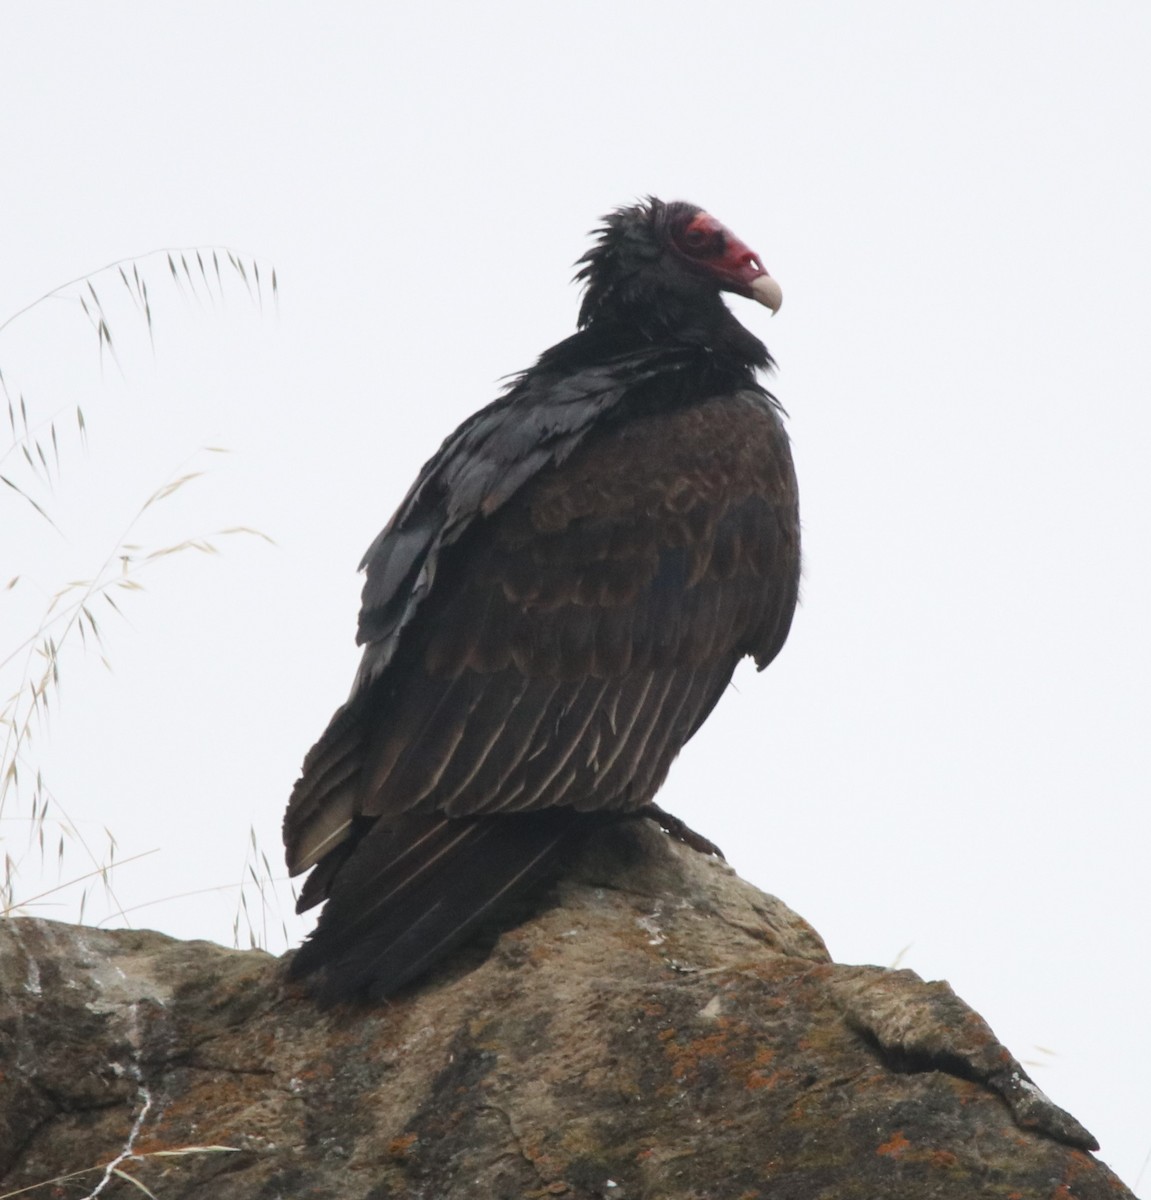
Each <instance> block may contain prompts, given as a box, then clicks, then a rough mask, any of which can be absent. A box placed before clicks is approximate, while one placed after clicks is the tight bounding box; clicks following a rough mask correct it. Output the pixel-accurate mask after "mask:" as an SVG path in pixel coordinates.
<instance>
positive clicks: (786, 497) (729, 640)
mask: <svg viewBox="0 0 1151 1200" xmlns="http://www.w3.org/2000/svg"><path fill="white" fill-rule="evenodd" d="M797 577H798V523H797V517H796V493H795V483H794V477H793V476H792V474H791V470H790V458H789V456H788V454H787V449H786V437H785V434H784V432H783V429H782V424H781V422H780V421H779V420H778V417H777V416H776V415H775V413H774V412H772V411H769V410H766V409H765V408H764V406H763V405H762V404H761V403H759V402H752V401H751V400H749V399H746V398H744V397H742V396H740V395H738V394H737V395H736V396H727V397H722V398H717V399H716V400H713V401H711V402H709V403H706V404H702V405H698V406H695V407H693V408H689V409H685V410H683V411H681V412H678V413H674V414H670V415H669V414H660V415H658V416H653V417H650V418H647V419H644V420H638V421H634V422H633V423H631V424H630V425H629V426H626V427H625V428H623V429H621V430H618V431H616V432H614V433H613V434H612V435H611V436H610V437H604V438H600V439H598V440H594V441H591V442H589V443H588V444H586V445H585V446H584V447H582V448H581V449H579V450H578V451H577V452H576V453H575V454H573V455H572V456H571V458H570V459H569V460H568V461H567V462H566V463H565V464H563V465H562V466H559V467H555V468H552V469H550V470H548V471H544V472H541V473H540V474H539V475H538V476H537V477H536V478H535V479H534V480H533V481H531V482H529V483H528V484H527V485H526V486H525V487H524V488H523V489H521V491H520V493H519V494H517V496H516V497H514V498H513V500H512V501H510V502H509V503H508V504H506V505H505V506H504V508H502V509H501V510H500V511H499V512H498V513H497V514H496V515H495V516H494V517H493V518H491V519H490V520H489V521H487V522H486V523H485V524H483V525H482V526H480V527H479V528H478V529H477V530H476V533H475V536H473V537H472V538H471V540H470V542H469V543H468V544H467V545H466V546H464V547H461V548H460V552H459V553H457V554H456V555H455V556H454V557H453V558H452V559H451V560H450V561H448V562H446V563H445V564H444V565H443V567H441V575H440V578H439V579H438V580H437V592H438V593H439V594H440V595H442V597H443V598H442V599H439V598H438V597H437V596H433V597H432V598H430V599H429V601H427V604H426V613H425V616H424V619H423V620H422V621H421V622H418V623H417V624H416V625H415V626H414V627H413V629H412V630H411V637H410V638H409V641H408V642H407V643H406V645H405V647H404V650H403V652H402V653H401V655H400V656H399V661H397V662H396V664H395V665H394V666H393V668H392V671H391V674H390V675H389V676H388V677H387V678H386V679H385V680H384V681H381V682H382V683H383V684H385V685H390V686H385V687H377V688H376V690H375V693H374V694H368V695H366V696H363V697H361V698H360V699H359V703H358V707H357V705H356V703H355V701H353V703H352V704H351V705H350V706H349V707H350V708H352V709H354V710H355V711H354V712H352V713H345V714H342V715H341V716H338V717H337V719H336V720H334V721H333V724H332V728H331V729H330V730H329V732H328V733H327V734H325V737H324V738H323V739H321V742H320V743H319V745H318V746H317V747H316V749H315V750H314V751H313V753H312V756H310V757H309V760H308V762H307V763H306V764H305V773H304V777H303V778H302V779H301V781H300V784H299V785H298V786H297V791H296V794H295V795H294V797H293V805H292V809H291V810H290V813H289V822H290V833H289V843H290V845H293V846H294V847H296V853H295V854H294V856H293V857H294V861H295V863H296V864H298V865H308V864H309V863H310V862H311V861H315V858H316V856H317V852H316V848H315V847H316V843H317V842H318V841H321V840H323V839H326V840H323V848H324V851H327V850H330V849H331V847H332V845H333V841H334V840H338V837H339V834H340V831H342V832H343V833H344V835H347V834H348V833H350V831H351V829H352V826H351V825H350V824H349V821H350V820H351V818H352V817H355V816H369V817H381V816H386V815H388V814H398V813H401V812H405V811H411V810H415V809H418V810H421V811H431V810H440V811H446V812H448V813H450V814H451V815H453V816H460V815H465V814H477V813H484V812H507V811H516V810H519V809H523V808H531V807H541V806H548V805H550V804H555V803H563V804H566V805H571V806H572V807H575V808H578V809H585V810H591V809H596V808H608V809H616V808H621V807H628V808H630V807H639V806H641V805H642V804H644V803H646V802H647V801H649V800H650V799H651V796H652V794H653V793H654V790H655V789H656V788H657V787H658V785H659V783H661V782H662V780H663V777H664V775H665V774H666V772H667V768H668V766H669V765H670V762H671V760H672V759H673V758H674V757H675V755H676V754H677V753H678V751H679V750H680V748H681V747H682V744H683V741H685V740H686V738H687V737H689V736H690V735H691V733H692V732H694V730H695V729H696V728H697V727H698V725H699V723H700V722H701V721H702V720H703V718H704V717H705V716H706V714H707V712H708V711H710V709H711V707H712V706H713V705H714V704H715V702H716V700H717V699H718V697H719V695H720V694H722V691H723V688H724V686H725V685H726V683H727V680H728V679H729V678H730V675H731V672H732V670H733V669H734V666H735V663H736V661H737V660H738V658H739V657H741V656H742V655H743V654H752V655H754V656H755V657H756V659H757V661H758V662H759V664H760V665H761V666H762V665H765V664H766V662H768V661H769V660H770V659H771V658H772V657H774V655H775V653H776V652H777V651H778V649H779V646H780V645H781V644H782V642H783V638H784V637H785V636H786V630H787V626H788V624H789V623H790V616H791V610H792V608H793V607H794V603H795V589H796V583H797ZM699 668H706V669H702V670H701V669H699ZM589 680H597V681H601V682H602V683H603V685H604V686H603V687H598V686H597V687H595V688H589V686H588V681H589ZM685 714H686V715H685ZM656 731H658V736H657V735H656ZM593 743H594V746H595V753H594V754H591V753H589V752H588V750H587V745H588V744H593ZM581 746H583V748H584V753H583V755H582V761H581V755H580V753H579V749H580V747H581ZM569 763H571V764H574V765H575V769H574V773H572V772H566V773H565V771H564V767H565V765H566V764H569ZM561 782H562V784H563V793H562V796H561V795H559V794H558V793H557V792H556V790H555V787H556V786H558V784H559V783H561ZM350 796H354V799H349V797H350ZM293 830H294V832H295V837H292V836H291V833H292V831H293ZM333 831H336V832H335V833H333Z"/></svg>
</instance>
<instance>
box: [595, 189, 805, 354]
mask: <svg viewBox="0 0 1151 1200" xmlns="http://www.w3.org/2000/svg"><path fill="white" fill-rule="evenodd" d="M579 267H580V270H579V274H578V275H577V276H576V278H577V279H579V280H581V281H582V282H583V283H584V284H585V285H586V292H585V294H584V300H583V306H582V308H581V309H580V318H579V320H580V325H581V326H589V325H592V324H597V323H599V322H604V321H608V322H620V323H624V324H629V325H635V326H639V327H641V328H644V329H647V328H649V327H651V326H652V325H653V322H654V324H655V325H656V326H658V328H659V329H661V330H664V331H667V330H672V329H675V328H677V327H679V326H681V325H685V326H688V327H690V326H694V325H698V324H699V323H700V321H701V320H704V319H706V318H707V317H708V315H714V316H717V317H718V309H722V310H723V311H724V312H726V307H725V306H724V305H723V302H722V300H721V299H720V293H722V292H735V293H736V294H738V295H740V296H747V297H748V298H749V299H752V300H757V301H759V303H760V304H763V305H766V306H767V307H768V308H770V309H771V311H772V312H776V311H778V309H779V306H780V303H781V302H782V300H783V293H782V292H781V291H780V287H779V284H778V283H776V281H775V280H774V279H772V277H771V276H770V275H769V274H768V273H767V271H766V270H765V269H764V266H763V263H762V262H761V260H760V258H759V256H758V255H757V254H756V253H755V252H754V251H753V250H751V249H750V248H749V247H748V246H747V244H746V243H745V242H742V241H741V240H740V239H739V238H738V237H736V236H735V234H734V233H732V232H731V230H730V229H728V228H727V227H726V226H725V225H723V224H722V223H721V222H719V221H717V220H716V219H715V217H713V216H712V215H711V214H710V213H708V212H706V211H704V209H702V208H700V207H699V206H698V205H695V204H689V203H687V202H686V201H683V200H676V201H673V202H672V203H669V204H665V203H664V202H663V201H662V200H657V199H656V198H655V197H654V196H649V197H648V199H647V200H645V201H644V202H643V203H641V204H635V205H632V206H630V207H628V208H620V209H617V210H616V211H615V212H613V213H610V214H609V215H608V216H606V217H605V218H604V224H603V226H602V227H601V228H600V229H599V231H598V240H597V242H596V245H595V246H594V247H592V249H591V250H589V251H588V252H587V253H586V254H585V255H584V256H583V257H582V258H581V259H580V261H579ZM729 319H730V316H729Z"/></svg>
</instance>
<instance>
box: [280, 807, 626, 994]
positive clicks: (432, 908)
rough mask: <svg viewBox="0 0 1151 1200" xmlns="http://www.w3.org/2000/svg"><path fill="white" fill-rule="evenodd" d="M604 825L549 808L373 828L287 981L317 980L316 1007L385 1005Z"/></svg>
mask: <svg viewBox="0 0 1151 1200" xmlns="http://www.w3.org/2000/svg"><path fill="white" fill-rule="evenodd" d="M603 820H604V818H602V817H598V816H595V815H591V814H586V813H577V812H574V811H573V810H571V809H560V808H557V809H545V810H542V811H539V812H531V813H518V814H510V815H508V816H498V817H497V816H492V817H476V818H462V819H449V818H444V817H442V816H438V815H435V816H421V815H413V814H409V815H407V816H405V817H403V818H401V819H399V820H397V821H396V822H387V823H385V822H381V823H379V824H378V825H376V826H375V827H374V828H373V829H372V830H371V831H370V832H369V833H368V834H367V836H365V837H364V839H363V840H362V841H361V842H360V843H359V845H358V846H356V848H355V850H354V851H353V852H352V853H351V854H350V855H348V856H347V857H346V859H344V860H343V861H342V862H341V863H340V864H339V867H338V869H337V870H336V871H335V872H334V873H333V875H332V876H331V894H330V897H329V899H328V903H327V905H326V907H325V908H324V910H323V912H322V913H321V914H320V921H319V924H318V925H317V926H316V929H315V930H314V932H313V933H312V934H311V936H310V937H309V938H308V940H307V941H306V942H305V943H304V945H303V946H302V947H301V948H300V950H299V951H298V952H297V954H296V957H295V959H294V960H293V961H292V965H291V968H290V974H291V976H292V977H293V978H301V977H304V976H309V975H318V979H317V980H316V981H315V984H314V990H315V994H316V998H317V1000H318V1001H319V1002H320V1004H321V1005H324V1006H327V1005H330V1004H334V1003H339V1002H341V1001H345V1000H352V999H362V998H372V999H380V998H382V997H384V996H388V995H390V994H391V993H393V992H395V991H397V990H398V989H399V988H401V987H403V986H404V984H406V983H408V982H410V981H411V980H413V979H414V978H416V977H417V976H418V975H420V974H422V973H423V972H424V971H426V970H427V969H428V968H429V967H430V966H431V965H432V964H433V963H434V962H436V961H437V960H438V959H440V958H442V957H443V956H444V955H445V954H447V953H448V952H449V951H451V950H453V949H454V948H455V947H457V946H458V945H460V944H461V943H462V942H464V941H465V940H466V939H467V938H468V937H469V936H470V935H471V934H472V933H474V932H475V930H476V929H477V927H479V926H480V925H482V924H484V923H485V922H487V921H489V920H491V919H492V917H493V916H497V915H498V914H499V912H500V910H501V909H503V908H504V907H505V906H506V905H508V903H509V902H510V901H512V900H513V899H514V898H515V897H517V896H520V895H522V894H523V893H524V892H525V891H527V890H528V889H529V888H530V887H531V886H532V885H533V884H536V883H538V882H540V881H541V880H542V879H543V878H544V877H546V876H547V875H548V874H549V873H550V871H551V869H552V868H553V867H554V865H555V863H556V861H557V859H558V857H559V855H560V854H561V852H562V851H563V850H564V849H565V847H569V846H571V844H572V843H573V842H574V841H575V840H576V839H577V838H578V837H580V836H581V835H582V834H583V833H584V832H586V831H588V830H590V829H591V828H592V827H593V826H595V825H598V824H601V823H602V822H603ZM341 849H343V847H341ZM325 865H326V864H325V863H321V864H320V865H319V866H318V867H317V868H316V869H317V871H322V870H323V868H324V866H325Z"/></svg>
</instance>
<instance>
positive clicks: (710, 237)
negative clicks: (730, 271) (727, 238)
mask: <svg viewBox="0 0 1151 1200" xmlns="http://www.w3.org/2000/svg"><path fill="white" fill-rule="evenodd" d="M717 225H718V222H716V221H713V220H712V218H710V217H704V218H703V220H701V219H700V217H696V218H695V220H693V221H692V223H691V224H690V225H688V226H687V228H686V229H680V230H678V231H677V232H676V233H675V234H673V240H674V241H675V245H676V248H677V249H678V250H679V251H680V253H682V254H686V255H688V257H690V258H718V257H719V256H720V255H721V254H722V253H723V250H724V239H723V231H722V229H719V228H717Z"/></svg>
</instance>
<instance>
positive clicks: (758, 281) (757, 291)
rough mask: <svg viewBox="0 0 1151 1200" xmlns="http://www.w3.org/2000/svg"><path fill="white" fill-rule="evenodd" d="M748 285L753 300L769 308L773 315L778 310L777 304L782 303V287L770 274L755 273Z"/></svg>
mask: <svg viewBox="0 0 1151 1200" xmlns="http://www.w3.org/2000/svg"><path fill="white" fill-rule="evenodd" d="M749 287H750V288H751V298H752V299H753V300H758V301H759V302H760V304H762V305H764V307H766V308H770V309H771V311H772V314H773V315H774V314H775V313H777V312H779V306H780V305H781V304H782V303H783V289H782V288H781V287H780V286H779V284H778V283H776V282H775V280H774V279H772V277H771V276H770V275H757V276H756V277H755V278H754V279H753V280H752V281H751V283H750V284H749Z"/></svg>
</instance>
